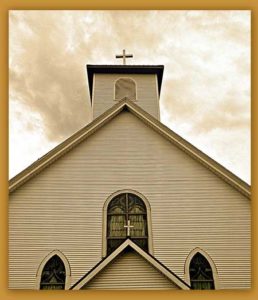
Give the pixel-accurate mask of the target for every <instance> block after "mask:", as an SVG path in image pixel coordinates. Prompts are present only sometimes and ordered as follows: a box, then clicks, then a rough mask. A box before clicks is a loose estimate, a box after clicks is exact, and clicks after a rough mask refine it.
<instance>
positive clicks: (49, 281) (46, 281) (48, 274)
mask: <svg viewBox="0 0 258 300" xmlns="http://www.w3.org/2000/svg"><path fill="white" fill-rule="evenodd" d="M65 277H66V274H65V266H64V263H63V261H62V260H61V258H60V257H59V256H58V255H54V256H52V257H51V258H50V259H49V261H48V262H47V263H46V264H45V267H44V269H43V271H42V274H41V281H40V289H41V290H64V288H65Z"/></svg>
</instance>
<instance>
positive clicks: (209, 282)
mask: <svg viewBox="0 0 258 300" xmlns="http://www.w3.org/2000/svg"><path fill="white" fill-rule="evenodd" d="M190 280H191V287H192V289H194V290H214V279H213V274H212V269H211V266H210V264H209V262H208V260H207V259H206V258H205V257H204V256H203V255H202V254H201V253H199V252H198V253H196V254H195V255H194V257H193V258H192V260H191V263H190Z"/></svg>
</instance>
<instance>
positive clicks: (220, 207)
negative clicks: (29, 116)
mask: <svg viewBox="0 0 258 300" xmlns="http://www.w3.org/2000/svg"><path fill="white" fill-rule="evenodd" d="M163 69H164V68H163V66H136V65H88V66H87V73H88V82H89V91H90V97H91V103H92V114H93V120H92V122H91V123H89V124H88V125H87V126H85V127H84V128H82V129H81V130H79V131H78V132H77V133H75V134H74V135H73V136H71V137H70V138H68V139H67V140H66V141H64V142H63V143H62V144H61V145H59V146H57V147H56V148H54V149H53V150H52V151H50V152H49V153H47V154H46V155H45V156H43V157H42V158H41V159H39V160H38V161H36V162H35V163H34V164H32V165H31V166H30V167H28V168H27V169H25V170H24V171H23V172H21V173H20V174H18V175H17V176H15V177H14V178H13V179H11V180H10V187H9V189H10V200H9V288H10V289H77V290H78V289H185V290H189V289H246V288H250V287H251V203H250V186H249V185H248V184H246V183H245V182H243V181H242V180H241V179H239V178H238V177H236V176H235V175H234V174H232V173H231V172H229V171H228V170H226V169H225V168H224V167H223V166H221V165H220V164H218V163H217V162H215V161H214V160H212V159H211V158H209V157H208V156H207V155H205V154H204V153H203V152H201V151H200V150H198V149H197V148H195V147H194V146H193V145H191V144H190V143H188V142H187V141H186V140H184V139H183V138H181V137H180V136H178V135H177V134H176V133H175V132H173V131H171V130H170V129H169V128H167V127H166V126H164V125H163V124H162V123H161V122H160V121H159V96H160V92H161V85H162V76H163Z"/></svg>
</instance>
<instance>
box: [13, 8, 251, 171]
mask: <svg viewBox="0 0 258 300" xmlns="http://www.w3.org/2000/svg"><path fill="white" fill-rule="evenodd" d="M9 25H10V26H9V28H10V37H9V44H10V56H9V61H10V66H9V68H10V71H9V74H10V85H9V86H10V102H13V103H18V102H19V103H22V106H18V107H19V109H20V115H19V118H22V117H23V116H24V114H26V118H27V121H26V126H25V123H22V124H24V129H25V130H26V131H27V132H31V134H32V133H33V134H35V130H37V128H38V127H37V126H38V125H35V124H33V122H35V118H34V117H33V116H34V115H35V113H36V114H37V115H38V118H37V120H38V124H39V123H40V126H39V127H40V128H41V130H42V131H41V132H42V135H44V139H45V141H49V143H52V144H53V143H58V142H60V141H62V140H64V139H65V138H67V137H69V136H70V135H71V134H72V133H73V132H75V131H76V130H78V129H79V128H81V127H83V126H84V125H86V124H87V123H88V122H89V121H90V120H91V107H90V99H89V92H88V87H87V76H86V68H85V66H86V64H119V63H121V62H119V61H117V60H116V59H115V55H116V54H119V53H120V52H121V51H122V49H124V48H126V50H127V52H130V53H133V54H134V58H133V59H130V60H128V62H129V64H164V65H165V72H164V78H163V86H162V92H161V100H160V103H161V111H162V113H163V116H162V120H163V121H164V122H165V123H166V124H167V125H168V126H169V127H171V128H173V129H174V130H179V131H180V134H183V135H184V136H186V137H189V138H190V139H192V138H193V137H194V136H198V139H202V140H204V139H205V137H206V136H209V135H210V134H212V132H216V131H217V130H219V131H217V132H223V133H222V134H221V136H223V139H224V138H225V136H224V134H226V133H227V134H229V135H230V132H231V131H232V132H236V131H239V130H241V129H243V130H244V132H247V131H248V129H249V125H250V12H249V11H11V12H10V18H9ZM30 116H31V118H30ZM164 116H165V117H164ZM15 118H17V111H16V113H15V114H14V113H12V112H10V122H15ZM39 120H40V121H39ZM20 126H21V125H20ZM12 130H13V131H15V127H12ZM208 139H209V138H208V137H207V140H208ZM241 139H242V138H241ZM248 139H249V136H247V137H246V141H248ZM13 142H15V141H13ZM241 142H242V140H241ZM218 144H219V142H218ZM28 147H30V146H28ZM215 147H216V146H215ZM27 151H28V152H30V150H29V149H28V150H27ZM232 151H233V150H232ZM208 154H209V153H208ZM234 155H238V154H237V153H233V152H231V156H232V157H233V156H234ZM241 155H244V154H243V153H242V154H241ZM245 155H246V153H245ZM222 159H223V158H222ZM242 160H245V157H244V156H243V158H242ZM246 161H248V160H247V159H246ZM222 163H223V161H222ZM239 168H243V166H239ZM246 168H248V166H247V164H246Z"/></svg>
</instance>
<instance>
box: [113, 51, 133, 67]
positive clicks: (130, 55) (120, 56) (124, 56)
mask: <svg viewBox="0 0 258 300" xmlns="http://www.w3.org/2000/svg"><path fill="white" fill-rule="evenodd" d="M131 57H133V55H132V54H125V49H124V50H123V54H122V55H116V58H122V59H123V65H126V61H125V59H126V58H131Z"/></svg>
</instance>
